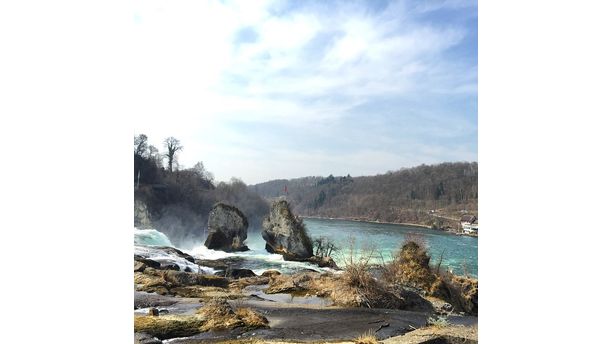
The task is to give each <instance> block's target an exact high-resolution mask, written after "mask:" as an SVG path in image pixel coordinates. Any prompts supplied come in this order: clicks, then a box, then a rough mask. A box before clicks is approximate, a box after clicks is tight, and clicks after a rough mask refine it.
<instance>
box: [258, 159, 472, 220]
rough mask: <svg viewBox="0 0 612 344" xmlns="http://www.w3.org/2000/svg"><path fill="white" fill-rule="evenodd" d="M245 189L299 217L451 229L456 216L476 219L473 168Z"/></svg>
mask: <svg viewBox="0 0 612 344" xmlns="http://www.w3.org/2000/svg"><path fill="white" fill-rule="evenodd" d="M285 186H286V190H287V192H286V193H285ZM249 189H250V190H251V191H254V192H255V193H257V194H258V195H260V196H261V197H263V198H266V199H268V200H271V199H274V198H278V197H282V196H284V197H286V198H287V200H289V201H290V203H291V204H292V205H293V208H294V210H295V211H296V212H297V213H298V214H300V215H302V216H319V217H334V218H351V219H359V220H368V221H381V222H393V223H415V224H422V225H427V226H432V227H456V225H457V220H458V219H459V217H460V216H461V214H463V213H470V214H476V215H477V213H478V163H477V162H452V163H441V164H437V165H421V166H417V167H412V168H404V169H400V170H399V171H394V172H387V173H385V174H379V175H376V176H365V177H351V176H350V175H348V176H340V177H338V176H332V175H330V176H328V177H304V178H297V179H290V180H286V179H280V180H272V181H268V182H265V183H260V184H256V185H250V186H249ZM432 210H435V212H432Z"/></svg>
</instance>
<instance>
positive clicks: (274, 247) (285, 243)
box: [261, 200, 313, 261]
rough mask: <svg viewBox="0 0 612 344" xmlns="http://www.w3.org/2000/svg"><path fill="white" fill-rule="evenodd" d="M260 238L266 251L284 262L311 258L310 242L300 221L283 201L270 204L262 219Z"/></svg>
mask: <svg viewBox="0 0 612 344" xmlns="http://www.w3.org/2000/svg"><path fill="white" fill-rule="evenodd" d="M261 235H262V237H263V238H264V240H265V241H266V251H268V252H270V253H279V254H282V255H283V258H284V259H285V260H299V261H302V260H307V259H309V258H310V257H312V256H313V254H312V242H311V240H310V238H309V237H308V234H307V233H306V227H305V226H304V224H303V223H302V221H301V220H300V219H299V218H297V217H295V216H294V215H293V213H292V212H291V209H290V208H289V203H287V201H285V200H281V201H277V202H274V203H273V204H272V208H271V209H270V214H269V215H268V216H266V217H265V218H264V221H263V228H262V232H261Z"/></svg>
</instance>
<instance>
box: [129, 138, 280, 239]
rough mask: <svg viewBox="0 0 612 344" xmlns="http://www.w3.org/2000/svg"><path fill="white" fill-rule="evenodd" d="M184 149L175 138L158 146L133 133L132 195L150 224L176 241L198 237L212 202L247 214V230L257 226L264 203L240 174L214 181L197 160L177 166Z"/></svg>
mask: <svg viewBox="0 0 612 344" xmlns="http://www.w3.org/2000/svg"><path fill="white" fill-rule="evenodd" d="M183 149H184V147H183V146H182V144H181V142H180V140H178V139H176V138H174V137H168V138H166V139H165V140H164V142H163V147H162V148H161V151H160V150H159V149H158V148H157V147H155V146H154V145H152V144H149V142H148V137H147V136H146V135H144V134H140V135H138V136H135V137H134V200H135V201H140V202H142V203H144V204H145V205H146V207H147V210H148V212H149V213H150V217H151V222H152V226H153V228H156V229H158V230H161V231H163V232H164V233H165V234H166V235H168V237H169V238H170V240H171V241H172V242H173V243H175V244H178V243H185V244H189V243H193V242H196V241H198V240H203V238H204V233H205V231H206V227H207V223H208V213H209V211H210V210H211V209H212V207H213V205H214V204H215V203H216V202H224V203H228V204H231V205H234V206H236V207H238V208H239V209H240V210H241V211H242V212H243V213H244V214H245V215H246V216H247V218H248V220H249V224H250V226H249V229H256V228H259V226H261V222H262V220H263V217H264V216H265V215H266V214H267V212H268V211H269V206H268V203H267V202H266V201H265V200H264V199H262V198H261V197H260V196H259V195H257V194H256V193H255V192H252V191H250V190H249V189H248V188H247V185H246V184H245V183H244V182H242V181H241V180H240V179H237V178H232V179H231V180H230V181H229V182H218V183H217V182H215V180H214V175H213V174H212V173H211V172H210V171H208V170H206V168H205V167H204V164H203V163H202V162H198V163H196V164H195V165H194V166H193V167H190V168H183V167H181V166H180V165H179V164H178V156H179V154H180V152H181V151H182V150H183Z"/></svg>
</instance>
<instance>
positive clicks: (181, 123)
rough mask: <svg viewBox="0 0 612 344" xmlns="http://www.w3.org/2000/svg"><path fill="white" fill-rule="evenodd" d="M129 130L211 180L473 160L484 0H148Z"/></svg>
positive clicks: (142, 9)
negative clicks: (166, 144) (171, 150)
mask: <svg viewBox="0 0 612 344" xmlns="http://www.w3.org/2000/svg"><path fill="white" fill-rule="evenodd" d="M133 10H134V27H135V32H136V36H135V38H136V39H135V43H134V44H135V48H136V50H137V51H138V54H139V56H138V59H139V61H141V63H140V66H139V67H138V69H137V70H136V71H134V72H135V73H136V75H137V77H138V78H139V79H140V80H142V85H143V87H142V89H139V90H136V91H135V96H136V97H137V99H138V100H139V107H138V108H136V109H135V111H136V112H137V120H136V123H134V128H135V133H145V134H147V135H148V136H149V138H150V141H151V142H152V143H153V144H155V145H156V146H158V148H160V147H161V142H162V140H163V138H164V137H167V136H175V137H177V138H179V139H180V140H181V141H182V143H183V145H184V146H185V149H184V151H183V152H181V155H180V156H179V163H180V164H181V165H182V167H183V168H188V167H191V166H192V165H193V164H195V163H196V162H197V161H202V162H203V163H204V165H205V166H206V168H207V169H209V170H210V171H212V172H213V173H214V174H215V176H216V179H217V180H228V179H229V178H230V177H232V176H235V177H239V178H241V179H242V180H244V181H245V182H247V183H257V182H263V181H267V180H271V179H277V178H294V177H302V176H309V175H329V174H334V175H346V174H349V173H350V174H351V175H353V176H358V175H371V174H377V173H384V172H386V171H388V170H395V169H399V168H401V167H410V166H415V165H419V164H422V163H426V164H429V163H437V162H443V161H476V160H477V136H478V131H477V125H478V120H477V118H478V116H477V66H478V58H477V56H478V46H477V37H478V24H477V20H478V18H477V7H476V1H431V0H430V1H363V2H354V1H351V2H349V1H257V2H256V1H236V2H234V1H181V2H179V3H177V2H175V1H142V2H136V3H135V6H134V9H133Z"/></svg>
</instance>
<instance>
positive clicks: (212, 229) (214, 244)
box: [204, 203, 249, 252]
mask: <svg viewBox="0 0 612 344" xmlns="http://www.w3.org/2000/svg"><path fill="white" fill-rule="evenodd" d="M248 227H249V222H248V221H247V218H246V216H244V214H243V213H242V212H241V211H240V210H239V209H238V208H236V207H234V206H231V205H228V204H225V203H217V204H215V205H214V206H213V208H212V210H211V211H210V214H209V215H208V236H207V237H206V242H205V243H204V245H205V246H206V247H208V248H209V249H212V250H222V251H225V252H235V251H248V250H249V248H248V247H247V246H246V245H245V244H244V241H245V240H246V238H247V228H248Z"/></svg>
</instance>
